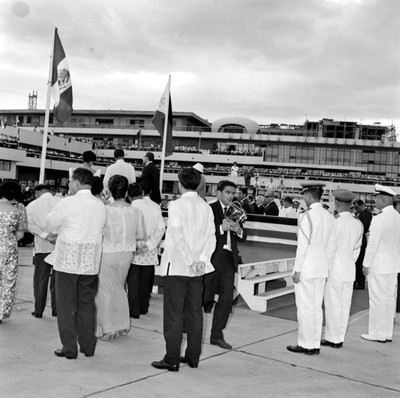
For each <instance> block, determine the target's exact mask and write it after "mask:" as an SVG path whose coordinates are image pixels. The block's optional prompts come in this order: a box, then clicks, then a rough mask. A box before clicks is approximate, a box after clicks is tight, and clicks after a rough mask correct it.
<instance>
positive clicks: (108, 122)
mask: <svg viewBox="0 0 400 398" xmlns="http://www.w3.org/2000/svg"><path fill="white" fill-rule="evenodd" d="M96 124H99V125H102V124H103V125H104V124H109V125H110V124H114V119H96Z"/></svg>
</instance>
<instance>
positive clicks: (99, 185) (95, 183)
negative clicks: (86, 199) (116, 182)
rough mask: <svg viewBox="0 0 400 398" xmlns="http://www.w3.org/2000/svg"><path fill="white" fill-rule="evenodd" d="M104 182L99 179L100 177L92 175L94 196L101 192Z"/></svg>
mask: <svg viewBox="0 0 400 398" xmlns="http://www.w3.org/2000/svg"><path fill="white" fill-rule="evenodd" d="M103 189H104V184H103V181H102V180H101V177H93V184H92V189H91V192H92V195H94V196H96V195H99V194H101V193H102V192H103Z"/></svg>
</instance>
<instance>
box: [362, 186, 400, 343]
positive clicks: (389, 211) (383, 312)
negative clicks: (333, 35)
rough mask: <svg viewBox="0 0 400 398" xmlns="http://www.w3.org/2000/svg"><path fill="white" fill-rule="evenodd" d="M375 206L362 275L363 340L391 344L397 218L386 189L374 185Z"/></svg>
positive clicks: (398, 257) (399, 268)
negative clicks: (365, 285)
mask: <svg viewBox="0 0 400 398" xmlns="http://www.w3.org/2000/svg"><path fill="white" fill-rule="evenodd" d="M375 193H376V199H375V204H376V207H377V209H379V210H381V212H380V213H379V214H378V215H376V216H375V217H374V218H373V219H372V221H371V225H370V228H369V230H370V235H369V239H368V245H367V249H366V252H365V257H364V263H363V272H364V275H365V276H368V293H369V324H368V334H362V335H361V337H362V338H363V339H364V340H369V341H377V342H379V343H386V342H387V341H389V342H390V341H392V337H393V327H394V314H395V306H396V292H397V274H398V273H399V272H400V214H399V213H398V212H397V211H396V210H395V208H394V207H393V199H394V198H395V197H396V192H394V191H393V190H392V189H391V188H389V187H384V186H382V185H379V184H376V185H375Z"/></svg>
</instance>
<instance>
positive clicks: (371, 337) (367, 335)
mask: <svg viewBox="0 0 400 398" xmlns="http://www.w3.org/2000/svg"><path fill="white" fill-rule="evenodd" d="M361 338H362V339H364V340H367V341H373V342H375V343H386V339H384V340H380V339H377V338H376V337H374V336H371V335H370V334H362V335H361Z"/></svg>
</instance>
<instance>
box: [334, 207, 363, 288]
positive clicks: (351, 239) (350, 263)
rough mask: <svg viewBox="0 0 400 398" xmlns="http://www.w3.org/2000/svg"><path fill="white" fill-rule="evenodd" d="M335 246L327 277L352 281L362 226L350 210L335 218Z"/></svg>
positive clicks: (358, 252)
mask: <svg viewBox="0 0 400 398" xmlns="http://www.w3.org/2000/svg"><path fill="white" fill-rule="evenodd" d="M335 223H336V236H337V246H336V253H335V259H334V261H333V265H332V267H331V270H330V273H329V279H332V280H335V281H342V282H354V280H355V276H356V267H355V263H356V261H357V258H358V255H359V254H360V249H361V243H362V236H363V230H364V227H363V225H362V223H361V221H359V220H357V219H356V218H354V217H353V216H352V215H351V213H350V212H348V211H344V212H342V213H340V214H339V215H338V217H337V218H336V220H335Z"/></svg>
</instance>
